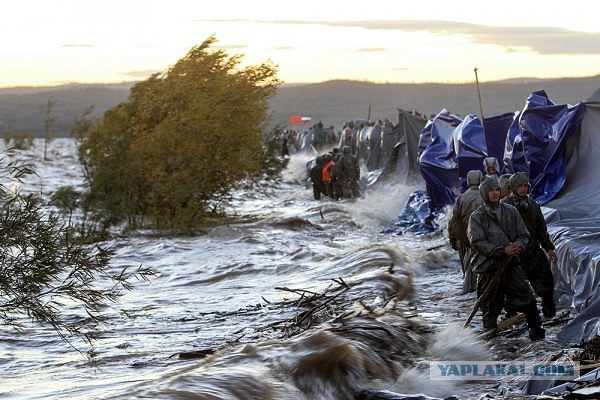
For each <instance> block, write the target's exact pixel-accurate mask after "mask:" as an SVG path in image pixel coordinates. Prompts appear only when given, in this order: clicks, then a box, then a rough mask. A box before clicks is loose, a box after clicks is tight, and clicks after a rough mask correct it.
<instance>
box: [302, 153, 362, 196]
mask: <svg viewBox="0 0 600 400" xmlns="http://www.w3.org/2000/svg"><path fill="white" fill-rule="evenodd" d="M310 179H311V181H312V187H313V195H314V198H315V199H316V200H319V199H320V198H321V195H322V194H323V195H325V196H329V197H331V198H332V199H335V200H338V199H341V198H346V199H355V198H357V197H359V196H360V190H359V187H358V181H359V179H360V168H359V166H358V160H357V159H356V157H355V156H354V155H352V149H351V148H350V146H344V147H343V148H342V153H341V154H340V151H339V149H338V148H334V149H333V150H332V151H331V152H329V153H326V154H324V155H322V156H319V157H317V159H316V161H315V165H314V166H313V167H312V168H311V169H310Z"/></svg>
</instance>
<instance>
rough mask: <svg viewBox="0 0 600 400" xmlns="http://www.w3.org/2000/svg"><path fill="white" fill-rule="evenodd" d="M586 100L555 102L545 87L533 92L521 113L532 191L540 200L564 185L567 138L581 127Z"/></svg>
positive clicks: (549, 196)
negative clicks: (584, 101)
mask: <svg viewBox="0 0 600 400" xmlns="http://www.w3.org/2000/svg"><path fill="white" fill-rule="evenodd" d="M584 110H585V109H584V104H583V103H579V104H578V105H576V106H570V105H568V104H561V105H555V104H553V103H552V102H551V101H550V99H549V98H548V95H547V94H546V92H544V91H543V90H540V91H537V92H534V93H532V94H531V95H530V96H529V98H528V99H527V102H526V104H525V109H524V110H523V112H522V113H521V117H520V125H519V126H520V128H521V135H522V138H523V146H524V148H525V155H526V157H527V161H528V164H529V181H530V182H531V191H530V193H531V195H532V196H533V198H535V199H536V200H537V201H538V202H539V203H540V204H545V203H547V202H548V201H550V200H551V199H552V198H553V197H554V196H555V195H556V194H557V193H558V192H559V190H560V189H561V188H562V187H563V185H564V183H565V176H566V168H565V167H566V164H567V160H566V140H567V139H568V138H570V137H572V136H573V135H575V133H577V131H578V130H579V127H580V126H581V121H582V119H583V113H584Z"/></svg>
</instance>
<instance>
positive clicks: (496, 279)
mask: <svg viewBox="0 0 600 400" xmlns="http://www.w3.org/2000/svg"><path fill="white" fill-rule="evenodd" d="M511 259H512V256H509V257H508V258H507V259H506V260H504V262H503V263H502V265H500V267H499V268H498V270H497V271H496V273H495V274H494V276H492V279H491V280H490V284H489V285H488V287H487V289H485V291H484V292H483V293H482V294H481V296H479V298H478V299H477V301H476V302H475V305H474V306H473V311H471V314H470V315H469V318H467V321H466V322H465V324H464V325H463V328H466V327H467V326H469V323H470V322H471V320H472V319H473V317H474V316H475V314H476V313H477V310H479V307H480V306H481V303H482V302H483V301H484V300H485V299H486V298H487V297H489V296H490V293H492V292H493V291H494V290H496V289H497V288H498V283H499V282H500V278H502V275H504V271H506V269H507V268H508V264H509V263H510V260H511Z"/></svg>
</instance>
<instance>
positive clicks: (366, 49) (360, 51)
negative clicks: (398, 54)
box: [354, 47, 388, 53]
mask: <svg viewBox="0 0 600 400" xmlns="http://www.w3.org/2000/svg"><path fill="white" fill-rule="evenodd" d="M354 51H357V52H359V53H366V52H372V51H388V49H384V48H383V47H367V48H363V49H356V50H354Z"/></svg>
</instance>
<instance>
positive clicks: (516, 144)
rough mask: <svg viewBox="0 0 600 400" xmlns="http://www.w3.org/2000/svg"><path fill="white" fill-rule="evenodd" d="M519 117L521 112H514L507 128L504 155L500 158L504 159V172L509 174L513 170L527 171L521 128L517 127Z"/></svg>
mask: <svg viewBox="0 0 600 400" xmlns="http://www.w3.org/2000/svg"><path fill="white" fill-rule="evenodd" d="M520 117H521V113H520V112H518V113H516V114H515V119H514V120H513V123H512V124H511V125H510V127H509V128H508V133H507V135H506V144H505V147H504V157H503V158H502V159H503V160H504V168H505V172H507V173H511V174H514V173H515V172H529V169H528V166H527V158H526V157H525V148H524V147H523V136H521V129H520V128H519V121H520ZM498 160H500V158H499V159H498Z"/></svg>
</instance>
